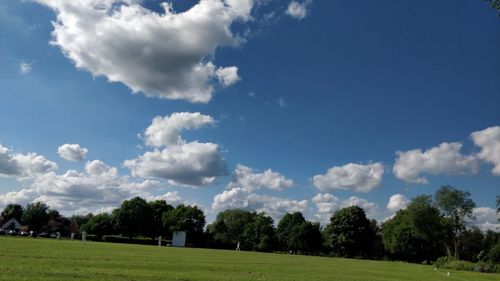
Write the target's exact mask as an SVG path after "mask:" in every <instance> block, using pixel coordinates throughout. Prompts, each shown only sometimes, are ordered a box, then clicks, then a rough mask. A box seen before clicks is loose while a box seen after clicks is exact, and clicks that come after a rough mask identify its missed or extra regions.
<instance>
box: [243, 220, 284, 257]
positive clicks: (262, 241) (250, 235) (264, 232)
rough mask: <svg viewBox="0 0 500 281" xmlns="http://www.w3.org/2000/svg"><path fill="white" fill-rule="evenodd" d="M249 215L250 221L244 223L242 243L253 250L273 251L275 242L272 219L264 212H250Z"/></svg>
mask: <svg viewBox="0 0 500 281" xmlns="http://www.w3.org/2000/svg"><path fill="white" fill-rule="evenodd" d="M251 215H252V220H251V222H250V223H248V224H246V225H245V230H244V232H243V236H242V238H243V244H242V245H243V246H244V247H248V249H249V250H253V251H259V252H271V251H273V249H274V247H275V242H276V231H275V229H274V220H273V219H272V218H271V217H270V216H267V215H266V214H265V213H260V214H256V213H251Z"/></svg>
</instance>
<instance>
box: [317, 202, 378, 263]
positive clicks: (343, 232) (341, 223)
mask: <svg viewBox="0 0 500 281" xmlns="http://www.w3.org/2000/svg"><path fill="white" fill-rule="evenodd" d="M325 237H326V239H327V243H328V245H329V246H330V247H331V249H332V250H333V252H334V254H335V255H338V256H341V257H349V258H352V257H367V256H369V253H371V251H372V250H371V246H372V243H373V239H374V233H373V231H372V228H371V227H370V221H368V219H367V218H366V215H365V211H364V210H363V209H362V208H360V207H358V206H351V207H347V208H343V209H340V210H339V211H337V212H335V214H333V216H332V217H331V218H330V224H329V225H328V226H327V227H326V229H325Z"/></svg>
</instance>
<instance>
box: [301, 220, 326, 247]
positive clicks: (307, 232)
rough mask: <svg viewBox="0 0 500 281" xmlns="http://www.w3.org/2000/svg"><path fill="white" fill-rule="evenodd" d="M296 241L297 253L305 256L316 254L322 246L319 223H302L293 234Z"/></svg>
mask: <svg viewBox="0 0 500 281" xmlns="http://www.w3.org/2000/svg"><path fill="white" fill-rule="evenodd" d="M294 234H295V235H296V236H297V238H298V239H296V240H297V243H298V251H299V252H301V253H305V254H317V253H319V252H321V249H322V246H323V236H322V235H321V226H320V224H319V223H312V222H309V221H305V222H303V223H302V224H301V225H300V227H299V228H298V231H297V232H296V233H294Z"/></svg>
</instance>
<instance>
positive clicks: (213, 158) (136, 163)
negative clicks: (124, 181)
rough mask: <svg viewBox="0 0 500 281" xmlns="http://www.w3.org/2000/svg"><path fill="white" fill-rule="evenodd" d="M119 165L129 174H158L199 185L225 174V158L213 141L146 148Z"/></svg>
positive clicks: (169, 178)
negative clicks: (149, 149) (161, 147)
mask: <svg viewBox="0 0 500 281" xmlns="http://www.w3.org/2000/svg"><path fill="white" fill-rule="evenodd" d="M123 165H124V166H125V167H127V168H129V169H130V170H131V171H132V175H133V176H139V177H159V178H163V179H166V180H168V182H169V183H170V184H173V185H185V186H200V185H206V184H209V183H212V182H213V181H214V180H215V178H216V177H218V176H222V175H225V174H226V162H225V160H224V159H223V158H222V156H221V153H220V151H219V146H218V145H217V144H214V143H199V142H189V143H186V144H182V145H180V146H172V147H167V148H165V149H163V150H158V149H156V150H154V151H148V152H146V153H144V154H143V155H141V156H139V157H138V158H136V159H130V160H126V161H125V162H124V163H123Z"/></svg>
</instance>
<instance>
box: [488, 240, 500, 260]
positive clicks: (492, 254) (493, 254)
mask: <svg viewBox="0 0 500 281" xmlns="http://www.w3.org/2000/svg"><path fill="white" fill-rule="evenodd" d="M488 259H489V260H490V261H491V262H494V263H500V242H498V243H497V244H496V245H495V246H493V248H491V250H490V251H489V253H488Z"/></svg>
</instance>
